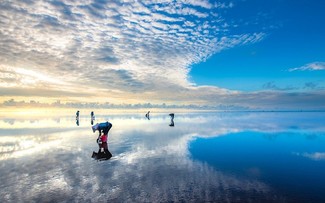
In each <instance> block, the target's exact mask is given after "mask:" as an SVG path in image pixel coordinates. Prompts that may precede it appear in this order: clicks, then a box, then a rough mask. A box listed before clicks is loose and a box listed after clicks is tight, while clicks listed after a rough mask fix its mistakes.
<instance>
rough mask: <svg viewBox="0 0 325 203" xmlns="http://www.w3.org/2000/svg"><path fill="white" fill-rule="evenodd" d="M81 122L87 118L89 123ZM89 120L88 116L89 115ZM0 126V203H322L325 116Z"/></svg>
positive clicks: (129, 117) (206, 116)
mask: <svg viewBox="0 0 325 203" xmlns="http://www.w3.org/2000/svg"><path fill="white" fill-rule="evenodd" d="M87 115H88V113H87ZM95 115H96V112H95ZM106 120H108V121H110V122H111V123H112V124H113V127H112V129H111V130H110V132H109V138H108V140H109V141H108V142H109V146H108V147H109V150H110V152H111V153H112V154H113V158H111V159H110V160H105V161H96V160H94V159H92V158H91V155H92V152H93V151H98V145H97V143H96V138H97V133H93V132H92V130H91V123H90V122H91V121H90V112H89V116H86V115H83V114H82V112H81V117H80V119H79V123H78V124H79V125H77V123H76V120H75V115H68V116H58V115H48V116H46V117H44V116H42V117H35V116H33V117H30V118H23V117H17V118H15V117H10V116H8V117H5V116H3V117H2V118H1V119H0V174H1V176H0V183H1V185H0V188H1V189H0V202H50V201H53V202H85V201H86V202H209V201H210V202H325V193H324V191H325V172H324V171H325V125H324V124H325V113H317V112H307V113H306V112H281V113H280V112H266V113H262V112H259V113H229V112H227V113H187V114H185V113H182V114H181V113H179V114H175V118H174V126H172V125H171V119H170V117H169V116H168V114H155V113H151V117H150V120H148V119H147V118H146V117H145V116H144V114H143V115H142V114H113V115H108V114H107V115H106V114H105V115H96V120H95V123H96V122H103V121H106Z"/></svg>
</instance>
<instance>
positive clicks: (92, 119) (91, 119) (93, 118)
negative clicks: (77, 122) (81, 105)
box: [90, 111, 95, 125]
mask: <svg viewBox="0 0 325 203" xmlns="http://www.w3.org/2000/svg"><path fill="white" fill-rule="evenodd" d="M94 120H95V114H94V112H93V111H92V112H91V113H90V124H91V125H93V124H94Z"/></svg>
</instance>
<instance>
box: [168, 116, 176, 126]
mask: <svg viewBox="0 0 325 203" xmlns="http://www.w3.org/2000/svg"><path fill="white" fill-rule="evenodd" d="M169 116H170V124H169V126H170V127H174V126H175V123H174V114H173V113H170V114H169Z"/></svg>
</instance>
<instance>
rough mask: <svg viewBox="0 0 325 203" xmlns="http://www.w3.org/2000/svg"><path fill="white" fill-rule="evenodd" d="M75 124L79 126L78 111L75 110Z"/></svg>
mask: <svg viewBox="0 0 325 203" xmlns="http://www.w3.org/2000/svg"><path fill="white" fill-rule="evenodd" d="M76 124H77V126H79V111H77V112H76Z"/></svg>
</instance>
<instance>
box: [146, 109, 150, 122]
mask: <svg viewBox="0 0 325 203" xmlns="http://www.w3.org/2000/svg"><path fill="white" fill-rule="evenodd" d="M146 118H147V119H148V120H150V111H148V113H146Z"/></svg>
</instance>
